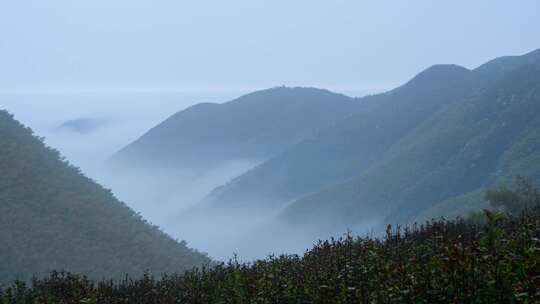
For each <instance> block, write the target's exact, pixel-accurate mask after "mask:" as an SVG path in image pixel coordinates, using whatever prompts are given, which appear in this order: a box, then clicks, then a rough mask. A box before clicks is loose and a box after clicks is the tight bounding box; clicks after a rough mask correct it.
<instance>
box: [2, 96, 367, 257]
mask: <svg viewBox="0 0 540 304" xmlns="http://www.w3.org/2000/svg"><path fill="white" fill-rule="evenodd" d="M240 94H241V93H240V92H236V93H231V92H224V93H216V92H211V93H204V92H199V93H197V94H188V93H184V92H177V91H165V92H160V91H145V92H140V91H137V92H129V91H119V92H115V91H94V92H54V93H51V92H49V93H36V92H34V93H24V92H22V93H21V92H18V93H10V94H8V93H0V108H4V109H7V110H8V111H9V112H11V113H12V114H14V115H15V118H16V119H18V120H19V121H21V122H22V123H23V124H25V125H27V126H29V127H31V128H32V129H33V130H34V131H35V133H36V134H37V135H38V136H42V137H45V142H46V143H47V144H48V145H50V146H52V147H54V148H56V149H58V150H59V151H60V152H61V153H62V155H64V156H65V157H66V158H67V159H68V160H69V161H70V162H71V163H72V164H74V165H76V166H78V167H80V168H81V169H82V171H83V172H84V173H85V174H87V175H88V176H89V177H91V178H93V179H95V180H97V181H98V182H100V183H101V184H102V185H104V186H105V187H107V188H110V189H112V191H113V193H114V194H115V195H116V196H117V197H118V198H119V199H120V200H122V201H124V202H126V204H128V205H129V206H130V207H132V208H133V209H134V210H135V211H137V212H139V213H141V215H142V216H143V217H144V218H146V219H148V220H149V221H150V222H152V223H153V224H156V225H158V226H160V227H161V228H162V229H163V230H164V231H165V232H167V233H168V234H170V235H172V236H173V237H175V238H178V239H182V240H186V241H187V242H188V244H189V245H190V246H191V247H193V248H195V249H198V250H201V251H204V252H207V253H208V254H209V255H210V256H211V257H213V258H216V259H221V260H228V259H229V258H231V257H232V256H233V255H234V254H237V255H238V257H239V258H240V259H243V260H251V259H254V258H263V257H265V256H267V255H268V254H270V253H275V254H280V253H302V252H303V251H304V250H305V249H307V248H309V247H311V245H312V244H313V243H314V242H316V240H317V237H323V238H326V237H328V235H319V236H316V235H313V234H311V233H308V232H301V231H298V230H295V231H294V233H291V231H292V230H291V229H290V228H289V227H287V226H285V225H283V224H280V223H278V222H277V221H276V220H275V218H274V216H275V214H276V213H277V212H279V210H255V211H253V210H251V211H249V212H242V211H241V210H231V212H230V214H227V215H226V216H218V215H215V214H214V215H208V216H205V215H196V216H195V215H192V216H186V215H183V214H182V212H183V211H185V210H186V209H189V207H191V206H193V205H194V204H195V203H197V202H198V201H199V200H200V199H202V198H203V197H204V196H205V195H206V194H207V193H208V192H209V191H211V190H212V189H214V188H215V187H217V186H220V185H222V184H224V183H226V182H227V181H229V180H231V179H232V178H234V177H235V176H238V175H240V174H241V173H243V172H245V171H247V170H249V169H250V168H252V167H254V166H256V165H257V164H258V161H257V160H237V161H235V162H231V163H228V164H224V165H223V166H221V167H220V168H216V169H215V170H213V171H211V172H208V173H206V174H204V175H203V176H192V175H189V174H183V173H182V172H163V171H161V172H148V171H145V172H142V173H141V172H138V173H133V174H131V173H130V174H125V173H118V172H114V171H111V170H108V168H107V167H106V166H105V161H106V160H107V159H108V158H109V157H110V156H111V155H112V154H114V153H115V152H116V151H118V150H119V149H121V148H122V147H124V146H125V145H127V144H129V143H130V142H131V141H133V140H135V139H136V138H138V137H139V136H141V135H142V134H144V133H145V132H146V131H147V130H149V129H150V128H152V127H153V126H155V125H157V124H158V123H160V122H161V121H163V120H164V119H166V118H167V117H169V116H170V115H172V114H174V113H175V112H177V111H180V110H183V109H185V108H186V107H188V106H190V105H193V104H195V103H199V102H222V101H227V100H231V99H232V98H234V97H236V96H239V95H240ZM367 227H369V225H366V227H360V228H361V229H358V230H357V231H358V232H359V233H363V232H365V231H367V229H368V228H367Z"/></svg>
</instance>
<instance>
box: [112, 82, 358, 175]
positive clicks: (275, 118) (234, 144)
mask: <svg viewBox="0 0 540 304" xmlns="http://www.w3.org/2000/svg"><path fill="white" fill-rule="evenodd" d="M362 107H363V105H362V104H360V103H358V102H356V101H355V100H354V98H351V97H347V96H345V95H341V94H337V93H332V92H330V91H327V90H322V89H315V88H302V87H294V88H289V87H276V88H271V89H267V90H261V91H256V92H253V93H250V94H246V95H244V96H241V97H239V98H236V99H234V100H232V101H229V102H225V103H221V104H218V103H202V104H197V105H194V106H192V107H189V108H187V109H185V110H183V111H180V112H178V113H176V114H174V115H172V116H171V117H169V118H168V119H166V120H165V121H163V122H162V123H160V124H159V125H157V126H155V127H154V128H152V129H151V130H149V131H148V132H147V133H145V134H144V135H143V136H141V137H140V138H139V139H137V140H136V141H134V142H132V143H131V144H129V145H128V146H126V147H124V148H123V149H122V150H121V151H119V152H118V153H117V154H116V155H115V156H114V157H113V164H125V165H127V166H128V168H126V169H133V167H145V168H146V167H148V168H154V169H155V168H167V169H170V168H174V169H179V170H188V169H191V170H194V171H200V170H208V169H213V168H215V167H216V166H218V165H220V164H222V163H223V162H226V161H238V160H257V161H262V160H266V159H268V158H269V157H272V156H275V155H276V154H278V153H280V152H282V151H284V150H285V149H287V148H288V147H289V146H291V145H293V144H295V143H297V142H299V141H301V140H304V139H306V138H310V137H312V136H314V134H315V132H316V131H317V130H319V129H321V128H323V127H326V126H327V125H328V124H331V123H333V122H336V121H338V120H341V119H343V118H344V117H346V116H348V115H350V114H351V113H354V112H357V111H359V110H360V109H362ZM122 169H124V168H122Z"/></svg>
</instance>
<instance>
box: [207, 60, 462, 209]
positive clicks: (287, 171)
mask: <svg viewBox="0 0 540 304" xmlns="http://www.w3.org/2000/svg"><path fill="white" fill-rule="evenodd" d="M471 82H472V77H471V72H470V71H469V70H467V69H465V68H462V67H459V66H455V65H439V66H434V67H431V68H429V69H427V70H426V71H424V72H422V73H420V74H419V75H417V76H416V77H415V78H414V79H412V80H411V81H409V82H408V83H406V84H405V85H403V86H401V87H399V88H397V89H394V90H392V91H390V92H387V93H384V94H380V95H375V96H368V97H365V98H362V99H361V100H359V102H360V103H364V104H370V105H372V106H371V108H370V109H369V111H365V112H362V113H358V114H356V115H352V116H349V117H346V118H344V119H343V120H341V121H339V122H337V123H335V124H334V125H333V126H331V127H329V128H327V129H324V130H322V131H321V132H319V134H318V136H317V137H314V138H311V139H309V140H305V141H303V142H301V143H299V144H297V145H295V146H293V147H291V148H290V149H288V150H287V151H285V152H284V153H282V154H280V155H278V156H277V157H274V158H272V159H271V160H269V161H267V162H266V163H264V164H262V165H260V166H258V167H257V168H255V169H253V170H251V171H250V172H247V173H246V174H244V175H242V176H240V177H238V178H236V179H234V180H233V181H231V182H230V183H228V184H227V185H225V186H223V187H221V188H218V189H216V190H215V191H214V192H213V193H211V194H210V195H209V196H208V197H207V198H206V199H205V202H204V203H203V204H205V205H212V208H219V206H220V205H222V206H226V207H227V208H228V207H230V206H231V204H232V205H233V206H234V205H235V204H236V205H237V206H242V205H246V204H255V203H257V202H260V203H263V202H264V203H265V204H268V203H272V204H279V205H282V204H284V203H285V202H287V201H289V200H291V199H295V198H298V197H300V196H302V195H305V194H307V193H311V192H314V191H317V190H319V189H320V188H322V187H325V186H327V185H330V184H334V183H337V182H341V181H345V180H347V179H349V178H352V177H354V176H356V175H358V174H360V173H361V172H362V171H364V170H366V169H367V168H368V167H369V166H370V165H371V164H372V163H373V162H375V161H376V160H377V159H378V158H380V157H381V155H382V153H384V152H385V151H386V150H388V149H389V148H390V147H391V146H392V145H394V144H395V143H397V142H398V141H399V140H400V139H401V138H402V137H403V136H405V135H406V134H407V133H408V132H410V131H411V130H413V129H414V128H415V127H417V126H418V125H420V124H421V123H422V122H423V121H425V120H427V119H429V118H430V117H431V116H432V115H433V114H434V113H436V112H437V111H439V110H440V109H441V108H443V107H445V106H447V105H449V104H451V103H452V102H455V101H456V100H459V99H461V98H464V96H467V95H468V94H470V92H471V89H472V88H471ZM214 203H215V204H214Z"/></svg>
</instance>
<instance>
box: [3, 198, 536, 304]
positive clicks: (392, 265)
mask: <svg viewBox="0 0 540 304" xmlns="http://www.w3.org/2000/svg"><path fill="white" fill-rule="evenodd" d="M485 216H486V218H487V224H486V225H484V226H478V225H475V224H474V223H471V222H469V221H465V220H456V221H432V222H428V223H427V224H426V225H423V226H419V227H418V226H414V227H412V228H410V229H400V228H399V227H398V228H396V229H392V228H391V227H390V226H388V229H387V235H386V237H385V238H384V239H371V238H353V237H352V236H351V235H350V234H347V235H346V236H345V237H343V238H340V239H331V240H329V241H321V242H319V243H318V244H316V245H315V246H314V247H313V248H312V249H311V250H309V251H307V252H306V253H305V254H304V255H303V256H302V257H300V256H296V255H292V256H290V255H282V256H279V257H276V256H270V257H268V258H267V259H264V260H258V261H255V262H253V263H249V264H242V263H239V262H238V261H236V260H235V259H233V260H231V261H230V262H229V263H226V264H219V265H215V266H213V267H210V268H199V269H194V270H192V271H188V272H186V273H185V274H182V275H179V274H174V275H165V276H162V277H161V278H160V279H155V278H153V277H152V276H150V275H149V274H146V275H144V276H143V277H142V278H139V279H130V278H125V279H124V280H119V281H118V280H117V281H110V280H108V281H101V282H98V283H92V282H90V281H88V280H87V279H85V278H84V277H80V276H76V275H71V274H67V273H52V274H51V275H50V276H49V277H47V278H44V279H41V280H34V281H33V283H32V285H31V286H26V285H24V284H21V283H15V284H13V285H12V286H11V287H10V288H8V289H7V290H5V291H4V293H3V294H2V296H0V303H6V304H7V303H44V304H46V303H107V304H114V303H162V304H166V303H538V302H539V301H540V288H538V287H539V285H540V242H539V241H538V240H539V239H540V209H538V208H533V209H530V210H527V211H526V212H524V213H522V214H521V215H519V216H517V217H511V216H504V215H502V214H501V213H490V212H488V213H486V215H485ZM2 301H3V302H2Z"/></svg>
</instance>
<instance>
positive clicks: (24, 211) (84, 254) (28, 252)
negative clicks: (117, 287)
mask: <svg viewBox="0 0 540 304" xmlns="http://www.w3.org/2000/svg"><path fill="white" fill-rule="evenodd" d="M0 168H1V169H0V172H2V173H1V174H0V240H1V242H2V247H1V249H0V260H1V261H2V263H0V283H2V282H7V281H11V280H14V279H21V280H27V279H29V278H30V277H31V276H34V275H36V276H42V275H45V274H47V273H48V272H49V271H52V270H62V269H64V270H68V271H74V272H78V273H82V274H86V275H88V276H89V277H91V278H95V279H100V278H102V277H115V278H120V277H122V275H123V274H126V273H129V274H133V275H135V276H138V275H141V274H142V273H143V272H144V271H145V270H150V271H152V272H153V273H155V274H160V273H162V272H165V271H167V272H171V271H182V270H186V269H190V268H191V267H193V266H196V265H202V264H205V263H208V262H209V259H208V258H207V257H206V255H204V254H201V253H199V252H197V251H195V250H193V249H190V248H188V247H186V244H185V242H178V241H176V240H174V239H172V238H171V237H169V236H168V235H166V234H165V233H163V232H161V231H160V230H159V229H158V228H157V227H156V226H153V225H151V224H150V223H148V222H146V221H145V220H143V219H142V218H141V217H140V215H138V214H136V213H135V212H134V211H132V210H131V209H130V208H128V207H127V206H126V205H125V204H124V203H122V202H120V201H118V200H117V199H116V198H115V197H114V196H113V195H112V194H111V192H110V191H109V190H107V189H104V188H103V187H101V186H100V185H98V184H97V183H95V182H94V181H93V180H91V179H89V178H88V177H85V176H84V175H83V174H82V173H81V172H80V170H79V169H78V168H76V167H73V166H71V165H69V164H68V163H67V162H66V161H65V160H64V159H63V158H62V157H61V156H60V154H59V153H58V151H56V150H53V149H51V148H48V147H46V146H45V145H44V144H43V142H42V140H41V139H40V138H38V137H36V136H34V135H33V134H32V131H31V130H30V129H29V128H26V127H24V126H23V125H21V124H20V123H19V122H18V121H16V120H15V119H14V118H13V117H12V116H11V115H10V114H9V113H7V112H6V111H0Z"/></svg>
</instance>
